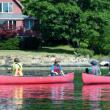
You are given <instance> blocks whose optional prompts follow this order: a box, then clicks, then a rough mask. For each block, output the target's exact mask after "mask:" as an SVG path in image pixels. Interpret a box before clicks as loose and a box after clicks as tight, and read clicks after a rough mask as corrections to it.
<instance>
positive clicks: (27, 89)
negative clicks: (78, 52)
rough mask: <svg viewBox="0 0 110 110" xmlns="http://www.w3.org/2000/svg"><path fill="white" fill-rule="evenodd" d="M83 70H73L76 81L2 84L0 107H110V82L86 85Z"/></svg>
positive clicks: (106, 109) (89, 109)
mask: <svg viewBox="0 0 110 110" xmlns="http://www.w3.org/2000/svg"><path fill="white" fill-rule="evenodd" d="M70 71H71V70H68V72H70ZM82 71H83V70H82V69H81V68H77V69H74V72H75V81H74V83H64V84H37V85H36V84H34V85H0V110H110V84H103V85H83V84H82V80H81V72H82ZM107 71H108V70H107V69H106V70H102V72H103V74H106V73H107ZM0 72H3V71H0ZM33 72H35V70H34V71H32V70H30V71H25V73H26V74H29V73H33ZM36 73H41V72H40V71H36ZM42 74H43V75H44V74H48V71H47V72H46V73H45V72H43V71H42Z"/></svg>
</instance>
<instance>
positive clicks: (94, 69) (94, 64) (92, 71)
mask: <svg viewBox="0 0 110 110" xmlns="http://www.w3.org/2000/svg"><path fill="white" fill-rule="evenodd" d="M90 63H91V67H89V68H88V71H89V73H90V74H94V75H97V76H99V75H101V70H100V68H99V66H98V64H97V62H96V61H94V60H93V61H91V62H90Z"/></svg>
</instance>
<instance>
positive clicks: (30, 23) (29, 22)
mask: <svg viewBox="0 0 110 110" xmlns="http://www.w3.org/2000/svg"><path fill="white" fill-rule="evenodd" d="M24 25H25V29H32V27H33V26H34V21H33V20H31V19H27V20H25V23H24Z"/></svg>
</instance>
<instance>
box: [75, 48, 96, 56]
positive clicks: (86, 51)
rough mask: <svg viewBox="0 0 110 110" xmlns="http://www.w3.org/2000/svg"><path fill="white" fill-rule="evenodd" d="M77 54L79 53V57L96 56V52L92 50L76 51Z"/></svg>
mask: <svg viewBox="0 0 110 110" xmlns="http://www.w3.org/2000/svg"><path fill="white" fill-rule="evenodd" d="M76 52H77V53H78V55H84V56H86V55H89V56H90V57H92V56H93V55H94V51H92V50H88V49H82V48H80V49H76Z"/></svg>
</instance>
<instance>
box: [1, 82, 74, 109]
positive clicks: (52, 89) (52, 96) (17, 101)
mask: <svg viewBox="0 0 110 110" xmlns="http://www.w3.org/2000/svg"><path fill="white" fill-rule="evenodd" d="M73 91H74V84H73V83H64V84H38V85H0V109H2V110H3V108H1V107H2V106H5V107H6V106H7V107H10V104H11V105H12V106H16V107H19V108H17V109H21V108H22V105H23V104H24V99H30V98H31V99H32V98H34V99H49V100H52V102H53V103H57V101H60V102H62V101H63V100H71V99H73ZM1 105H2V106H1ZM11 110H16V109H15V107H14V109H12V107H11Z"/></svg>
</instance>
